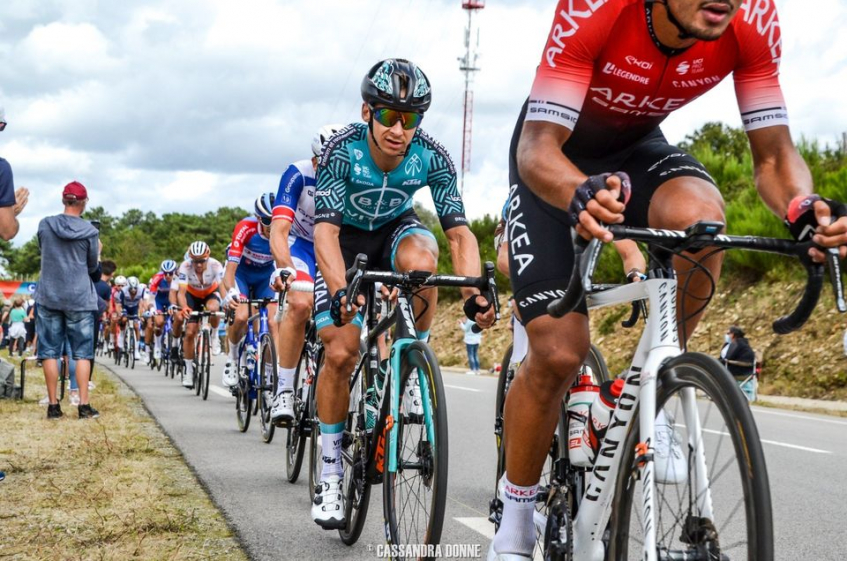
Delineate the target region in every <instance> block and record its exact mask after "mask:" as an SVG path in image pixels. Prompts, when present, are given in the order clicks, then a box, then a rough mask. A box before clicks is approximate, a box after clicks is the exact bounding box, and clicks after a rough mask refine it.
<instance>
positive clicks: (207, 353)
mask: <svg viewBox="0 0 847 561" xmlns="http://www.w3.org/2000/svg"><path fill="white" fill-rule="evenodd" d="M211 352H212V342H211V340H210V338H209V332H208V331H205V330H204V331H203V356H202V365H201V366H200V375H201V376H202V378H201V379H200V384H201V386H202V387H201V389H200V393H201V394H202V396H203V401H206V400H207V399H209V378H210V376H211V370H212V356H211Z"/></svg>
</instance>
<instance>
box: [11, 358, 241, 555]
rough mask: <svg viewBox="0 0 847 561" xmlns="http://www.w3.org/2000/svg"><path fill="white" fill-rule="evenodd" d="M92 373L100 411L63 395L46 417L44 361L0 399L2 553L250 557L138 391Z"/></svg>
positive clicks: (99, 372) (106, 374) (93, 400)
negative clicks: (15, 395)
mask: <svg viewBox="0 0 847 561" xmlns="http://www.w3.org/2000/svg"><path fill="white" fill-rule="evenodd" d="M15 364H16V366H17V364H18V363H17V361H16V362H15ZM30 365H33V363H29V364H28V365H27V366H28V367H29V366H30ZM95 382H96V384H97V387H96V389H95V390H94V392H92V397H91V403H92V404H93V405H94V407H95V408H97V409H98V410H99V411H100V414H101V417H100V418H99V419H96V420H88V421H80V420H79V419H77V411H76V407H71V406H70V405H69V403H68V398H67V396H66V397H65V401H64V402H63V403H62V410H63V411H64V413H65V416H64V417H63V418H62V419H60V420H58V421H48V420H47V418H46V407H45V406H41V405H38V400H39V399H41V398H42V397H43V396H44V395H46V389H45V385H44V375H43V372H42V370H41V369H40V368H32V369H30V368H27V377H26V396H25V399H24V400H23V401H10V400H0V470H2V471H5V472H6V480H5V481H2V482H0V527H2V528H3V531H2V532H0V559H4V558H10V559H15V560H29V559H32V560H36V559H37V560H39V561H40V560H57V561H58V560H63V561H64V560H69V559H103V560H106V559H109V560H111V559H121V560H123V559H155V560H165V559H173V560H177V559H179V560H190V559H216V560H217V559H221V560H233V561H236V560H245V559H247V556H246V554H245V553H244V551H243V550H242V548H241V546H240V545H239V543H238V541H237V540H236V538H235V536H234V534H233V533H232V531H231V530H230V528H229V527H228V526H227V524H226V522H225V520H224V518H223V516H222V515H221V513H220V512H219V511H218V509H217V508H216V507H215V505H214V504H213V503H212V501H211V500H210V498H209V496H208V495H207V494H206V492H205V491H204V490H203V488H202V487H201V486H200V483H199V482H198V481H197V479H196V478H195V476H194V474H193V473H192V472H191V471H190V470H189V468H188V466H187V465H186V464H185V462H184V461H183V458H182V456H181V454H180V453H179V452H178V451H177V450H176V448H174V446H173V444H172V443H171V442H170V440H169V439H168V438H167V437H166V436H165V435H164V433H163V432H162V431H161V429H160V428H159V427H158V426H157V425H156V423H155V422H154V421H153V419H151V418H150V416H149V415H148V414H147V412H146V411H145V410H144V408H143V406H142V404H141V401H140V399H139V398H138V397H137V396H135V394H133V393H132V392H130V391H129V390H128V389H127V388H126V387H125V386H124V385H123V384H122V383H121V382H119V381H118V380H117V379H116V378H114V377H113V376H112V374H111V373H109V372H108V371H106V370H104V369H102V368H98V369H97V371H96V373H95Z"/></svg>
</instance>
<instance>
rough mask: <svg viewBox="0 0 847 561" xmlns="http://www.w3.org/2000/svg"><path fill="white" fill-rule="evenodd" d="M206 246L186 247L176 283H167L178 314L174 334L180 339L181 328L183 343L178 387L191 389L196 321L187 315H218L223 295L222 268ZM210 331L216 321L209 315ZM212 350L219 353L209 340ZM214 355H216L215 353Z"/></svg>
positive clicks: (216, 344) (217, 343)
mask: <svg viewBox="0 0 847 561" xmlns="http://www.w3.org/2000/svg"><path fill="white" fill-rule="evenodd" d="M211 252H212V251H211V249H209V245H208V244H207V243H206V242H204V241H196V242H193V243H192V244H191V245H190V246H189V247H188V259H186V260H185V261H183V263H182V265H180V267H179V269H178V272H177V277H178V279H179V281H178V282H177V283H173V284H171V291H173V292H176V301H177V305H178V306H179V308H180V313H178V314H176V315H175V317H174V335H175V336H176V337H181V336H182V332H183V326H184V325H185V324H186V322H187V325H186V326H185V338H184V342H183V348H182V350H183V355H184V357H185V376H184V377H183V379H182V385H183V386H185V387H187V388H190V387H192V386H194V339H195V337H196V335H197V330H198V327H197V326H198V323H197V322H198V320H197V318H196V317H194V318H192V317H191V312H201V311H204V310H205V311H208V312H219V311H220V309H221V301H222V300H223V298H224V297H225V296H226V294H225V293H224V288H223V284H222V283H221V280H222V279H223V273H224V268H223V265H221V262H220V261H218V260H217V259H214V258H213V257H210V255H211ZM209 323H210V324H211V326H212V328H213V329H214V330H215V331H214V333H217V329H218V325H219V324H220V318H219V317H217V316H212V317H211V318H210V320H209ZM212 346H213V349H214V348H215V347H217V353H220V339H218V337H212ZM217 353H216V354H217Z"/></svg>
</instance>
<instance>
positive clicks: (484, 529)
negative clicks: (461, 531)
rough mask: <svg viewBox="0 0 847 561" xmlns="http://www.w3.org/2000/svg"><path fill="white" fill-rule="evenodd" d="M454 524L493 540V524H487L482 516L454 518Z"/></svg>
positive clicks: (487, 521)
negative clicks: (458, 523)
mask: <svg viewBox="0 0 847 561" xmlns="http://www.w3.org/2000/svg"><path fill="white" fill-rule="evenodd" d="M453 520H455V521H456V522H460V523H462V524H464V525H465V526H467V527H468V528H470V529H471V530H473V531H474V532H476V533H478V534H482V535H483V536H485V537H486V538H487V539H489V540H493V539H494V524H492V523H491V522H489V520H488V518H485V517H483V516H474V517H467V518H454V519H453Z"/></svg>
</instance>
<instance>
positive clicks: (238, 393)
mask: <svg viewBox="0 0 847 561" xmlns="http://www.w3.org/2000/svg"><path fill="white" fill-rule="evenodd" d="M241 341H242V343H241V347H240V349H239V351H238V385H237V386H236V389H235V416H236V418H237V419H238V430H239V431H240V432H247V429H248V428H250V409H251V407H252V403H251V400H250V372H249V371H248V370H247V366H246V364H244V363H245V358H244V353H245V346H246V345H244V342H243V341H244V339H242V340H241Z"/></svg>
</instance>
